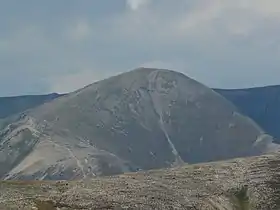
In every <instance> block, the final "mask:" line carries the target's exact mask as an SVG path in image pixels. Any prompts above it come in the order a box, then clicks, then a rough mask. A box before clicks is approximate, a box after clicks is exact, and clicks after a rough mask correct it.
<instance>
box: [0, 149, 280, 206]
mask: <svg viewBox="0 0 280 210" xmlns="http://www.w3.org/2000/svg"><path fill="white" fill-rule="evenodd" d="M279 161H280V154H279V153H275V154H269V155H266V156H260V157H250V158H242V159H234V160H230V161H221V162H215V163H207V164H198V165H184V166H182V167H177V168H172V169H164V170H163V169H162V170H154V171H147V172H138V173H128V174H124V175H119V176H113V177H105V178H104V177H103V178H94V179H87V180H79V181H71V182H68V181H53V182H51V181H37V182H36V181H0V193H1V198H0V209H15V210H16V209H20V210H29V209H49V210H51V209H53V210H54V209H92V210H94V209H96V210H97V209H98V210H100V209H104V210H105V209H106V210H110V209H111V210H113V209H120V210H121V209H147V210H149V209H158V210H159V209H161V210H167V209H168V210H172V209H174V210H175V209H185V210H196V209H199V210H247V209H254V210H279V209H280V202H279V197H280V191H279V186H280V177H279V174H280V167H279Z"/></svg>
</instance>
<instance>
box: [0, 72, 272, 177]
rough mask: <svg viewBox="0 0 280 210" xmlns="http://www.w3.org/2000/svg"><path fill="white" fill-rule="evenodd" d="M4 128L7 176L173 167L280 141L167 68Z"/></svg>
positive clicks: (123, 77) (44, 108)
mask: <svg viewBox="0 0 280 210" xmlns="http://www.w3.org/2000/svg"><path fill="white" fill-rule="evenodd" d="M5 121H6V122H5ZM2 127H3V129H2V131H1V132H0V144H1V147H2V151H0V166H1V168H2V178H4V179H76V178H83V177H90V176H96V175H110V174H118V173H123V172H128V171H137V170H139V169H141V170H148V169H153V168H165V167H170V166H173V165H174V164H175V165H180V164H182V163H183V162H187V163H196V162H207V161H214V160H221V159H225V158H226V159H229V158H233V157H237V156H250V155H255V154H262V153H263V152H266V150H267V149H270V148H271V142H272V138H271V137H270V136H268V135H265V134H264V132H263V131H262V129H261V128H260V127H259V126H258V125H257V124H256V123H254V122H253V121H252V120H250V119H249V118H247V117H245V116H243V115H241V114H239V113H238V112H237V109H236V107H235V106H234V105H233V104H231V103H230V102H229V101H227V100H226V99H224V98H223V97H222V96H221V95H219V94H218V93H216V92H215V91H213V90H212V89H210V88H207V87H206V86H204V85H202V84H200V83H199V82H197V81H195V80H192V79H190V78H189V77H187V76H185V75H183V74H182V73H176V72H174V71H169V70H160V69H137V70H134V71H131V72H128V73H124V74H120V75H117V76H114V77H112V78H109V79H105V80H102V81H99V82H96V83H94V84H92V85H89V86H86V87H85V88H82V89H80V90H77V91H75V92H73V93H70V94H68V95H65V96H63V97H59V98H57V99H55V100H53V101H51V102H49V103H45V104H43V105H41V106H38V107H36V108H34V109H29V110H28V111H26V112H24V113H22V114H20V115H16V116H14V117H13V118H12V119H9V120H7V119H5V120H4V123H2ZM245 131H246V132H245ZM239 144H240V145H242V146H238V145H239ZM17 151H20V152H19V153H18V152H17ZM1 157H2V159H1Z"/></svg>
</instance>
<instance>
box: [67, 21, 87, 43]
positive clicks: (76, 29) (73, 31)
mask: <svg viewBox="0 0 280 210" xmlns="http://www.w3.org/2000/svg"><path fill="white" fill-rule="evenodd" d="M67 33H68V35H69V37H70V38H71V39H73V40H77V41H79V40H84V39H87V38H89V37H90V35H91V27H90V25H89V23H88V21H86V20H78V21H76V22H74V24H73V23H72V24H71V25H70V27H69V29H68V30H67Z"/></svg>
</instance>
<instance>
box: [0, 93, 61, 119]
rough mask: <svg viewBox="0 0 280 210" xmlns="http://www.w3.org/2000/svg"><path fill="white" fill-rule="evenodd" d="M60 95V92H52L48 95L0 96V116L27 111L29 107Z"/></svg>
mask: <svg viewBox="0 0 280 210" xmlns="http://www.w3.org/2000/svg"><path fill="white" fill-rule="evenodd" d="M59 96H60V95H59V94H56V93H52V94H48V95H28V96H15V97H0V118H5V117H8V116H10V115H13V114H16V113H20V112H23V111H26V110H27V109H31V108H34V107H36V106H39V105H41V104H43V103H46V102H49V101H52V100H53V99H55V98H57V97H59Z"/></svg>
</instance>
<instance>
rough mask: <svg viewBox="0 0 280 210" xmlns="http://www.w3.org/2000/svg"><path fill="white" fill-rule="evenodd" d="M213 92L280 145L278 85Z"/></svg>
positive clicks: (279, 95) (279, 92)
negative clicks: (255, 123)
mask: <svg viewBox="0 0 280 210" xmlns="http://www.w3.org/2000/svg"><path fill="white" fill-rule="evenodd" d="M215 91H217V92H218V93H220V94H221V95H223V96H224V97H225V98H226V99H228V100H229V101H231V102H232V103H233V104H235V105H236V106H237V107H238V108H239V110H240V111H241V113H243V114H245V115H247V116H249V117H250V118H252V119H253V120H254V121H255V122H257V123H258V124H259V125H260V126H261V127H262V128H263V129H264V130H265V131H266V132H267V133H269V134H270V135H272V136H274V137H275V138H276V142H278V143H280V85H278V86H267V87H259V88H249V89H236V90H221V89H215Z"/></svg>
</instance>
